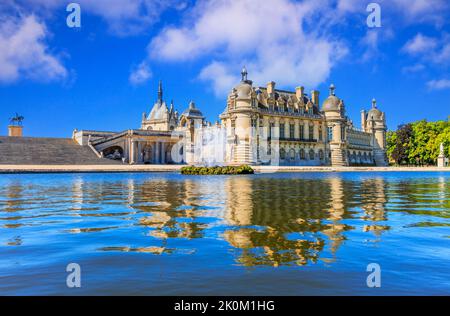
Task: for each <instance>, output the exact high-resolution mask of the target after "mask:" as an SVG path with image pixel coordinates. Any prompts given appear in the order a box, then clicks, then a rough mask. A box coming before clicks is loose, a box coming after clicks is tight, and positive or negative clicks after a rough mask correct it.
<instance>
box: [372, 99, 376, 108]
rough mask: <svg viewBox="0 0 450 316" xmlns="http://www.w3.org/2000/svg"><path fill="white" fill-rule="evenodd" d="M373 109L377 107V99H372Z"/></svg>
mask: <svg viewBox="0 0 450 316" xmlns="http://www.w3.org/2000/svg"><path fill="white" fill-rule="evenodd" d="M372 107H373V108H376V107H377V100H375V98H373V99H372Z"/></svg>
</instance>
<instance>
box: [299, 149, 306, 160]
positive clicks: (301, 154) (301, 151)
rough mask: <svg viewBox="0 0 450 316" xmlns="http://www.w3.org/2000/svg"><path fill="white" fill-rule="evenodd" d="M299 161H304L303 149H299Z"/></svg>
mask: <svg viewBox="0 0 450 316" xmlns="http://www.w3.org/2000/svg"><path fill="white" fill-rule="evenodd" d="M300 159H303V160H304V159H305V150H304V149H303V148H302V149H300Z"/></svg>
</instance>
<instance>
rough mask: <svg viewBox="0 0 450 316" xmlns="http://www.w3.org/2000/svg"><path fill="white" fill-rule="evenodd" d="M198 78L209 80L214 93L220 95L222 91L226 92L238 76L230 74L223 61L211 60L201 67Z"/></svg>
mask: <svg viewBox="0 0 450 316" xmlns="http://www.w3.org/2000/svg"><path fill="white" fill-rule="evenodd" d="M199 78H200V79H201V80H204V81H211V82H212V84H213V89H214V93H215V94H216V95H222V94H223V93H224V91H225V92H227V91H228V90H229V89H230V87H232V86H233V85H235V84H236V82H237V81H238V80H239V76H235V75H233V74H231V73H230V72H229V70H228V68H227V66H226V65H225V64H224V63H221V62H217V61H213V62H212V63H210V64H209V65H208V66H206V67H205V68H203V69H202V71H201V72H200V75H199Z"/></svg>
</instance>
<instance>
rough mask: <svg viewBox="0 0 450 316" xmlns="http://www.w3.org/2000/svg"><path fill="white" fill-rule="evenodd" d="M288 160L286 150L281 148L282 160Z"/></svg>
mask: <svg viewBox="0 0 450 316" xmlns="http://www.w3.org/2000/svg"><path fill="white" fill-rule="evenodd" d="M285 159H286V150H285V149H284V148H283V147H281V148H280V160H285Z"/></svg>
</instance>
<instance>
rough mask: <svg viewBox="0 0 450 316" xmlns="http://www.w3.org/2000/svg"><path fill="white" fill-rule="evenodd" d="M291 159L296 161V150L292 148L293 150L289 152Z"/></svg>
mask: <svg viewBox="0 0 450 316" xmlns="http://www.w3.org/2000/svg"><path fill="white" fill-rule="evenodd" d="M289 157H290V158H291V160H295V150H294V148H291V150H289Z"/></svg>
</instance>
